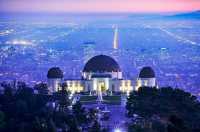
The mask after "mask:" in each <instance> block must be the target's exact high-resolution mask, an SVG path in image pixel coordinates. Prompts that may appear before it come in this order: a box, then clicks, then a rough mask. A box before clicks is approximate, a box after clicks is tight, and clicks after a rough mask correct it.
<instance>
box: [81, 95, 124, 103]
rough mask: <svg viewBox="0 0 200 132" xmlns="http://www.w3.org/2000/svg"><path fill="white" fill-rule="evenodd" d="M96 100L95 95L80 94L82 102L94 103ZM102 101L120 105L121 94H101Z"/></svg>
mask: <svg viewBox="0 0 200 132" xmlns="http://www.w3.org/2000/svg"><path fill="white" fill-rule="evenodd" d="M96 100H97V96H86V95H84V96H81V98H80V102H81V103H83V104H95V103H96ZM103 103H104V104H110V105H120V104H121V96H119V95H113V96H103Z"/></svg>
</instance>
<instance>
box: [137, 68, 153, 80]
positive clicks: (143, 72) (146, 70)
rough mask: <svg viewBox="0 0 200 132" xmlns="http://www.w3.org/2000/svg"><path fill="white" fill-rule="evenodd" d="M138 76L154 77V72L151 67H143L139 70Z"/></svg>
mask: <svg viewBox="0 0 200 132" xmlns="http://www.w3.org/2000/svg"><path fill="white" fill-rule="evenodd" d="M139 78H155V73H154V71H153V69H152V68H151V67H148V66H147V67H143V68H142V70H141V71H140V74H139Z"/></svg>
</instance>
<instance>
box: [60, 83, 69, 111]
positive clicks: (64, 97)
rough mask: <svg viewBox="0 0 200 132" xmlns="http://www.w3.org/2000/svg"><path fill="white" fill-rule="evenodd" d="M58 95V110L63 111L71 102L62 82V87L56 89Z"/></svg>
mask: <svg viewBox="0 0 200 132" xmlns="http://www.w3.org/2000/svg"><path fill="white" fill-rule="evenodd" d="M58 96H59V105H60V106H59V110H60V111H64V110H65V109H66V108H67V107H68V106H69V105H70V104H71V101H70V100H69V96H68V92H67V90H66V85H65V84H63V85H62V89H61V90H60V91H58Z"/></svg>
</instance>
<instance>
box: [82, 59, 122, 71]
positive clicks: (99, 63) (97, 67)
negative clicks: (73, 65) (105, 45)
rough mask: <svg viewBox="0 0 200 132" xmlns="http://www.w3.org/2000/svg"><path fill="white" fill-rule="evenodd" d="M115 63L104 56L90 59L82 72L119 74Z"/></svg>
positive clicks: (118, 68)
mask: <svg viewBox="0 0 200 132" xmlns="http://www.w3.org/2000/svg"><path fill="white" fill-rule="evenodd" d="M120 71H121V69H120V67H119V65H118V64H117V62H116V61H115V60H114V59H113V58H111V57H109V56H106V55H98V56H95V57H93V58H91V59H90V60H89V61H88V62H87V63H86V65H85V67H84V69H83V72H120Z"/></svg>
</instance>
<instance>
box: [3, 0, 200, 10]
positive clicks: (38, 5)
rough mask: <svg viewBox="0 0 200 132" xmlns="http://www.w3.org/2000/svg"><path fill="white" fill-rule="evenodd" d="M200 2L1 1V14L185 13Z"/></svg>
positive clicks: (186, 0) (195, 8)
mask: <svg viewBox="0 0 200 132" xmlns="http://www.w3.org/2000/svg"><path fill="white" fill-rule="evenodd" d="M194 10H200V0H0V12H72V13H73V12H74V13H80V12H82V13H84V12H92V13H98V12H100V13H103V12H111V13H115V12H120V13H123V12H134V13H152V12H185V11H194Z"/></svg>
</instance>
